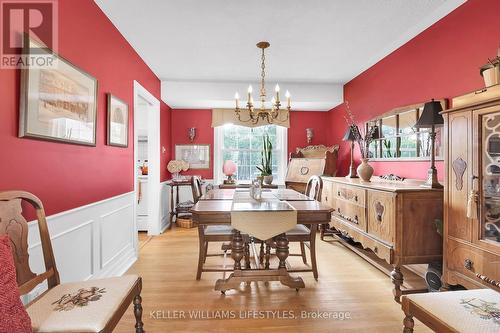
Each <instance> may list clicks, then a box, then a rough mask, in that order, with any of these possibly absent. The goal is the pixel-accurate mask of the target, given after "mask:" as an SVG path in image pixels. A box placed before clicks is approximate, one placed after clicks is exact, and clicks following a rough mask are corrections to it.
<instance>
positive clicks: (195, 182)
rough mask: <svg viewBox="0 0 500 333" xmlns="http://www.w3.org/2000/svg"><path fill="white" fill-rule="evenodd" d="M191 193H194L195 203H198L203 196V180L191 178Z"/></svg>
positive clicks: (195, 177)
mask: <svg viewBox="0 0 500 333" xmlns="http://www.w3.org/2000/svg"><path fill="white" fill-rule="evenodd" d="M191 192H192V193H193V202H194V203H197V202H198V200H200V198H201V196H202V195H203V192H202V189H201V178H200V177H199V176H193V177H191Z"/></svg>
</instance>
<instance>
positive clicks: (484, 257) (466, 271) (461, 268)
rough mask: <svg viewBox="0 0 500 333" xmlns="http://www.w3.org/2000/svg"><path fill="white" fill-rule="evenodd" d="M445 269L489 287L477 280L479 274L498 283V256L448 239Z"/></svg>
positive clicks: (499, 269)
mask: <svg viewBox="0 0 500 333" xmlns="http://www.w3.org/2000/svg"><path fill="white" fill-rule="evenodd" d="M446 266H447V267H446V268H447V269H449V270H450V271H454V272H457V273H460V274H462V275H465V276H467V277H468V278H470V279H472V280H474V281H476V282H478V283H481V284H483V285H485V286H489V287H491V285H489V284H488V283H486V282H484V281H482V280H481V279H479V278H478V277H477V276H476V274H480V275H482V276H484V277H486V278H488V279H491V280H496V281H500V256H499V255H494V254H492V253H490V252H486V251H482V250H480V249H476V248H473V247H471V246H470V245H467V244H463V243H460V242H458V241H455V240H453V239H449V238H448V242H447V247H446Z"/></svg>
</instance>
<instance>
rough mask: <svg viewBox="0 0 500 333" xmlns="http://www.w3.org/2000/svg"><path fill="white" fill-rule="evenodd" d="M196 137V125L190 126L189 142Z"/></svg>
mask: <svg viewBox="0 0 500 333" xmlns="http://www.w3.org/2000/svg"><path fill="white" fill-rule="evenodd" d="M195 137H196V127H190V128H188V138H189V142H193V141H194V138H195Z"/></svg>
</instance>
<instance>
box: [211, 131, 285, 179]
mask: <svg viewBox="0 0 500 333" xmlns="http://www.w3.org/2000/svg"><path fill="white" fill-rule="evenodd" d="M266 133H267V134H268V135H269V138H270V140H271V142H272V144H273V152H272V159H273V161H272V162H273V168H272V170H273V177H274V180H273V183H275V184H282V183H284V180H285V172H286V163H287V162H286V161H287V157H286V155H287V129H286V128H285V127H282V126H276V125H265V126H260V127H253V128H252V127H245V126H238V125H232V124H227V125H224V126H219V127H216V128H215V140H214V141H215V147H214V148H215V150H214V157H215V161H214V179H215V181H216V182H217V183H219V184H220V183H222V181H223V180H224V178H225V176H224V174H223V173H222V164H223V163H224V161H225V160H232V161H234V162H235V163H236V165H237V166H238V170H237V172H236V177H235V178H236V179H237V180H238V181H243V182H249V181H251V180H253V179H255V177H257V176H259V175H260V172H259V170H257V168H256V166H260V165H261V163H262V162H261V159H262V156H261V152H262V137H263V136H264V134H266Z"/></svg>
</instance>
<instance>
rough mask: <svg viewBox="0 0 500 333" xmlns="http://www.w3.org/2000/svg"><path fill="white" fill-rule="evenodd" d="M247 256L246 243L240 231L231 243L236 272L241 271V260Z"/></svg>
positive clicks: (236, 232) (235, 234)
mask: <svg viewBox="0 0 500 333" xmlns="http://www.w3.org/2000/svg"><path fill="white" fill-rule="evenodd" d="M244 256H245V243H244V242H243V237H241V233H240V232H239V231H238V230H235V231H234V234H233V240H232V241H231V258H233V260H234V270H235V271H240V270H241V259H243V257H244Z"/></svg>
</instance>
